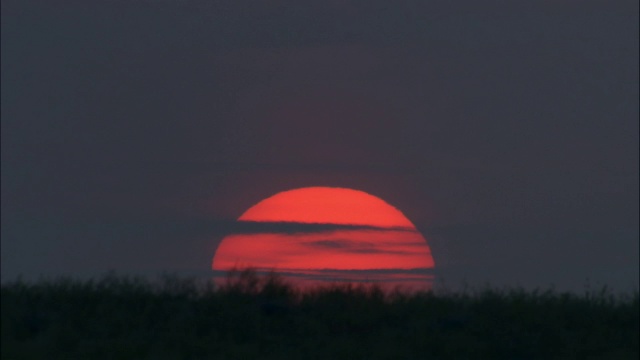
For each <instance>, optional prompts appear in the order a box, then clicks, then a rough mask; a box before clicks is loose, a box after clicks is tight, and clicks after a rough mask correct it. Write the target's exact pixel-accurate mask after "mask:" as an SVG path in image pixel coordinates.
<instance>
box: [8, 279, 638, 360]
mask: <svg viewBox="0 0 640 360" xmlns="http://www.w3.org/2000/svg"><path fill="white" fill-rule="evenodd" d="M1 301H2V346H1V349H2V350H1V351H2V359H243V360H244V359H636V358H637V357H638V353H639V345H638V338H639V316H638V310H639V302H638V294H637V293H636V294H634V295H632V296H613V295H610V294H608V293H607V292H606V291H600V292H598V293H593V292H591V293H586V294H584V295H580V296H578V295H571V294H559V293H555V292H552V291H547V292H525V291H522V290H507V291H496V290H485V291H479V292H471V293H468V294H448V295H447V294H437V295H436V294H432V293H422V294H414V295H402V294H400V293H395V294H385V293H383V292H381V291H380V290H377V289H372V288H369V289H363V288H357V287H346V286H345V287H337V286H336V287H333V288H329V289H325V290H322V291H316V292H309V293H305V294H296V293H295V292H294V290H293V289H292V288H290V287H287V286H285V285H283V284H282V283H281V282H280V281H279V280H278V279H277V278H275V277H270V278H266V279H258V278H257V277H256V276H255V275H254V274H253V273H251V272H244V273H242V274H239V275H237V276H236V277H235V278H234V279H232V280H231V281H230V282H229V283H228V284H227V285H226V286H224V287H223V288H214V287H213V286H211V285H208V286H203V285H202V284H198V283H196V282H194V281H189V280H177V279H171V278H168V279H166V280H165V281H164V282H162V283H161V284H152V283H149V282H145V281H142V280H136V279H130V278H122V277H114V276H108V277H105V278H103V279H101V280H98V281H90V282H79V281H71V280H60V281H53V282H42V283H37V284H24V283H19V282H18V283H11V284H5V285H3V286H2V295H1Z"/></svg>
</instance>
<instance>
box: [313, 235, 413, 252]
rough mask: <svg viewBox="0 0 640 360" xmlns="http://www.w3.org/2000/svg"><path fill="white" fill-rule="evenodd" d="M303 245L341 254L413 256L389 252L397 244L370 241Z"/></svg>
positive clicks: (324, 242) (323, 242)
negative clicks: (336, 250)
mask: <svg viewBox="0 0 640 360" xmlns="http://www.w3.org/2000/svg"><path fill="white" fill-rule="evenodd" d="M303 245H305V246H309V247H313V248H322V249H338V250H340V251H341V252H345V253H353V254H395V255H406V254H412V252H410V251H399V250H389V249H388V248H387V245H394V246H395V245H396V244H394V243H390V244H377V243H372V242H368V241H359V240H347V239H336V240H316V241H311V242H306V243H304V244H303ZM381 245H382V246H381ZM411 245H416V244H411ZM421 245H422V244H420V246H421Z"/></svg>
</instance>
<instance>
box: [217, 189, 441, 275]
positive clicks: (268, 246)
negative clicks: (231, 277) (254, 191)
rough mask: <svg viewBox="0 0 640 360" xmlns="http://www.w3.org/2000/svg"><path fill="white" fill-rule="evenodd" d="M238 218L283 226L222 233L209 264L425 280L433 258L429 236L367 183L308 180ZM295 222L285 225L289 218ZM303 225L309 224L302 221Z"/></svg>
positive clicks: (219, 267)
mask: <svg viewBox="0 0 640 360" xmlns="http://www.w3.org/2000/svg"><path fill="white" fill-rule="evenodd" d="M238 221H239V222H251V223H254V222H256V223H278V224H280V225H282V227H283V230H282V232H274V231H270V232H253V233H246V232H244V233H238V234H230V235H228V236H226V237H225V238H224V239H223V240H222V242H221V243H220V245H219V246H218V249H217V251H216V253H215V255H214V257H213V261H212V269H213V270H230V269H232V268H236V267H253V268H256V269H258V270H264V271H269V270H275V271H277V272H281V273H283V274H289V275H291V276H293V277H295V278H296V279H298V280H299V279H302V278H305V279H308V280H315V281H322V280H323V279H331V280H341V281H362V280H373V281H392V282H393V281H395V282H398V281H400V280H401V279H404V280H412V281H413V280H425V279H426V278H430V277H431V275H429V271H430V270H432V269H433V268H434V266H435V264H434V261H433V257H432V256H431V250H430V248H429V246H428V244H427V241H426V239H425V238H424V237H423V236H422V234H420V232H419V231H418V230H417V229H416V227H415V226H414V224H413V223H412V222H411V221H410V220H409V219H408V218H407V217H406V216H405V215H404V214H403V213H402V212H401V211H400V210H398V209H397V208H395V207H393V206H392V205H390V204H388V203H387V202H385V201H384V200H382V199H380V198H378V197H376V196H373V195H371V194H368V193H366V192H364V191H359V190H353V189H347V188H336V187H306V188H300V189H294V190H288V191H283V192H280V193H277V194H275V195H273V196H271V197H268V198H266V199H264V200H262V201H260V202H258V203H257V204H255V205H254V206H252V207H251V208H249V209H248V210H247V211H246V212H245V213H243V214H242V215H241V216H240V217H239V218H238ZM288 225H289V226H295V231H294V230H292V231H288V230H287V226H288ZM305 226H308V227H305Z"/></svg>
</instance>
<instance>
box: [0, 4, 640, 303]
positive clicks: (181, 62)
mask: <svg viewBox="0 0 640 360" xmlns="http://www.w3.org/2000/svg"><path fill="white" fill-rule="evenodd" d="M1 16H2V18H1V20H2V24H1V26H2V29H1V30H2V33H1V36H2V44H1V47H2V48H1V50H2V53H1V61H2V63H1V71H2V77H1V90H2V102H1V105H2V108H1V120H2V129H1V130H2V132H1V191H2V194H1V195H2V199H1V210H2V218H1V220H2V224H1V261H0V265H1V273H2V281H8V280H12V279H15V278H16V277H18V276H19V275H22V276H23V277H24V278H37V277H39V276H62V275H65V276H75V277H86V276H94V275H96V274H103V273H105V272H107V271H109V270H114V271H116V272H117V273H123V274H133V273H136V274H138V273H145V274H150V273H155V272H159V271H168V272H181V273H188V272H192V273H194V272H202V271H206V270H208V269H209V267H210V264H211V259H212V257H213V254H214V253H215V250H216V247H217V245H218V244H219V242H220V241H221V239H222V238H223V237H224V236H225V235H228V234H229V233H232V232H234V231H235V232H243V231H247V230H246V229H239V228H238V226H239V225H238V224H236V223H234V220H235V219H237V218H238V217H239V216H240V215H241V214H242V213H243V212H244V211H245V210H247V209H248V208H250V207H251V206H252V205H254V204H256V203H257V202H259V201H260V200H262V199H264V198H267V197H269V196H271V195H273V194H276V193H278V192H281V191H285V190H290V189H294V188H300V187H307V186H332V187H346V188H352V189H357V190H362V191H365V192H367V193H370V194H372V195H375V196H377V197H379V198H381V199H383V200H384V201H386V202H388V203H389V204H392V205H393V206H395V207H396V208H398V209H400V210H401V211H402V212H403V213H404V215H405V216H406V217H407V218H408V219H410V220H411V222H412V223H413V224H415V226H416V227H417V228H418V230H419V231H420V232H421V233H422V234H423V235H424V237H425V238H426V239H427V241H428V243H429V246H430V248H431V252H432V255H433V258H434V261H435V263H436V268H435V270H436V275H437V276H438V279H439V280H440V281H442V282H444V283H446V284H448V285H449V286H452V287H454V286H457V285H459V284H462V283H464V284H470V285H477V286H480V285H483V284H487V283H488V284H491V285H494V286H523V287H543V288H546V287H549V286H551V285H553V286H555V287H556V288H558V289H567V290H571V291H583V290H584V289H585V287H587V286H602V285H605V284H606V285H608V286H610V287H613V288H615V289H621V290H629V289H637V288H638V281H639V275H638V274H639V272H640V269H639V264H640V258H639V223H638V217H639V214H638V213H639V211H638V208H639V191H638V189H639V168H638V161H639V159H638V158H639V150H638V149H639V135H638V134H639V129H638V124H639V122H638V117H639V103H638V98H639V90H638V89H639V86H638V85H639V71H638V60H639V56H638V53H639V50H638V42H639V39H638V33H639V31H638V23H639V21H638V2H637V1H635V0H610V1H604V0H599V1H596V0H584V1H577V0H533V1H498V0H487V1H482V2H478V1H471V0H458V1H445V0H433V1H418V0H396V1H383V0H366V1H365V0H354V1H349V0H345V1H336V0H334V1H308V0H296V1H294V0H274V1H248V0H242V1H224V0H211V1H205V0H127V1H125V0H104V1H90V2H89V1H80V0H65V1H56V2H52V1H44V0H3V1H2V15H1ZM240 227H241V226H240Z"/></svg>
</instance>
